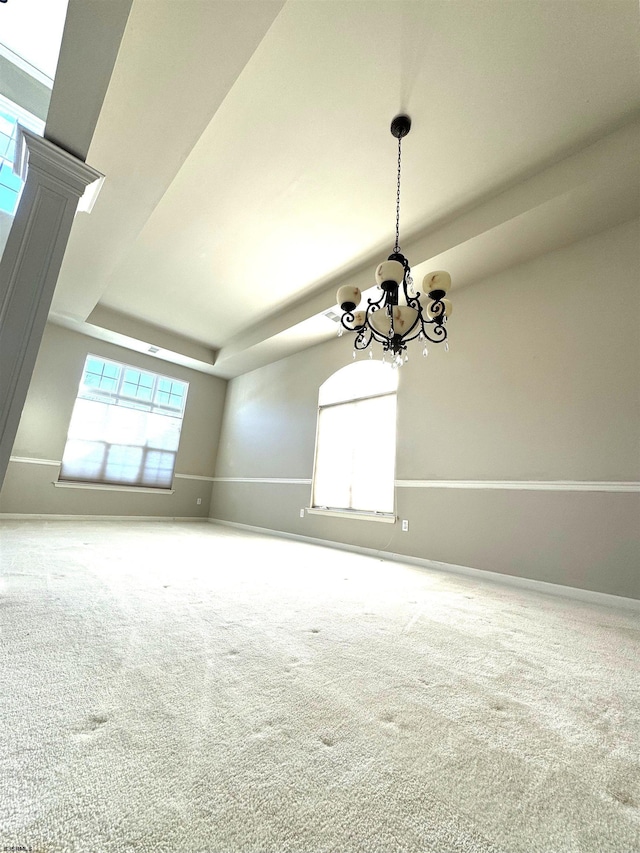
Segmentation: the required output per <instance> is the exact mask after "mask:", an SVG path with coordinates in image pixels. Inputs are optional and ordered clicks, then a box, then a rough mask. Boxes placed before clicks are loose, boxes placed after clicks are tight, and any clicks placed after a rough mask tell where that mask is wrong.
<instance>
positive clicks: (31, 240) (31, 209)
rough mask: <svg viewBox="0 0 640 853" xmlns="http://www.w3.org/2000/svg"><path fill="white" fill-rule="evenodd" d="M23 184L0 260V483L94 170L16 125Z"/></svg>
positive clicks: (94, 177)
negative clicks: (71, 235) (73, 229)
mask: <svg viewBox="0 0 640 853" xmlns="http://www.w3.org/2000/svg"><path fill="white" fill-rule="evenodd" d="M17 148H18V154H17V159H18V163H19V169H20V171H21V173H22V174H24V170H25V164H28V167H27V171H26V175H27V181H26V185H25V187H24V190H23V192H22V197H21V199H20V204H19V205H18V209H17V211H16V215H15V218H14V221H13V224H12V227H11V231H10V232H9V237H8V240H7V244H6V246H5V249H4V252H3V255H2V259H1V260H0V364H1V365H2V370H0V486H1V485H2V481H3V480H4V475H5V472H6V469H7V465H8V462H9V456H10V454H11V449H12V447H13V442H14V440H15V436H16V432H17V429H18V424H19V422H20V415H21V414H22V408H23V406H24V401H25V399H26V396H27V391H28V388H29V383H30V381H31V375H32V373H33V368H34V365H35V361H36V356H37V354H38V349H39V347H40V341H41V340H42V335H43V332H44V327H45V323H46V321H47V315H48V313H49V308H50V305H51V300H52V298H53V292H54V289H55V286H56V282H57V280H58V274H59V272H60V267H61V265H62V258H63V257H64V251H65V249H66V246H67V242H68V240H69V233H70V231H71V226H72V224H73V217H74V214H75V211H76V208H77V206H78V200H79V198H80V196H81V195H82V194H83V193H84V190H85V188H86V187H87V185H88V184H91V183H93V182H94V181H97V180H99V179H100V178H101V177H102V175H101V174H100V172H97V171H96V170H95V169H93V168H91V166H87V164H86V163H83V162H82V161H81V160H78V159H77V158H75V157H73V156H72V155H71V154H69V153H68V152H67V151H63V150H62V149H61V148H58V146H57V145H54V144H53V143H52V142H49V141H48V140H46V139H42V138H41V137H39V136H36V135H35V134H34V133H31V132H30V131H28V130H25V129H24V128H22V127H20V128H19V135H18V141H17Z"/></svg>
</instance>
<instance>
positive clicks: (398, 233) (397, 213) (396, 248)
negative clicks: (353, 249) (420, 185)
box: [394, 136, 402, 252]
mask: <svg viewBox="0 0 640 853" xmlns="http://www.w3.org/2000/svg"><path fill="white" fill-rule="evenodd" d="M401 165H402V137H401V136H400V137H398V186H397V190H396V245H395V249H394V252H399V251H400V168H401Z"/></svg>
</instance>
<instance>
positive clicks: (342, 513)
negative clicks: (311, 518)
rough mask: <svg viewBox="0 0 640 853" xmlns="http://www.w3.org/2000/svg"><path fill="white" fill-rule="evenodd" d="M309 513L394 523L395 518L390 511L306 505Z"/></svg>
mask: <svg viewBox="0 0 640 853" xmlns="http://www.w3.org/2000/svg"><path fill="white" fill-rule="evenodd" d="M306 511H307V512H308V513H309V515H330V516H332V517H333V518H351V519H355V520H356V521H382V522H383V523H385V524H395V523H396V521H397V519H396V516H395V515H393V513H390V512H359V511H358V510H355V509H328V508H327V509H325V508H324V507H319V506H308V507H307V508H306Z"/></svg>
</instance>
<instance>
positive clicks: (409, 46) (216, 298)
mask: <svg viewBox="0 0 640 853" xmlns="http://www.w3.org/2000/svg"><path fill="white" fill-rule="evenodd" d="M73 9H74V5H73V3H72V4H71V5H70V12H69V14H70V15H72V14H73ZM639 21H640V15H639V12H638V4H637V2H636V0H595V2H591V0H580V1H579V2H578V0H527V2H517V0H504V2H502V1H501V2H497V0H485V2H482V3H479V2H478V0H425V2H420V0H412V2H400V0H390V1H389V2H378V0H367V1H366V2H359V0H337V2H334V0H288V2H284V3H283V2H281V0H277V2H269V0H255V2H254V0H236V1H235V2H229V0H225V2H218V0H207V2H201V0H186V2H178V3H176V2H174V0H153V2H152V1H151V0H134V2H133V4H132V7H131V13H130V15H129V19H128V22H127V26H126V29H125V31H124V36H123V39H122V43H121V46H120V51H119V53H118V58H117V61H116V64H115V68H114V71H113V75H112V77H111V81H110V84H109V87H108V89H107V92H106V97H105V99H104V103H103V105H102V110H101V112H100V116H99V119H98V122H97V126H96V129H95V134H94V136H93V140H92V142H91V145H90V148H89V152H88V155H87V162H88V163H89V164H90V165H92V166H93V167H95V168H97V169H99V170H100V171H101V172H103V173H104V174H105V175H106V181H105V184H104V187H103V189H102V192H101V194H100V196H99V198H98V201H97V203H96V205H95V207H94V210H93V212H92V213H91V214H90V215H89V216H87V215H85V214H81V215H78V216H77V217H76V220H75V224H74V227H73V230H72V234H71V239H70V242H69V246H68V249H67V253H66V256H65V260H64V263H63V267H62V271H61V274H60V279H59V283H58V287H57V290H56V294H55V297H54V303H53V308H52V311H53V314H52V318H53V319H57V320H58V321H60V322H65V323H66V324H67V325H72V326H75V327H76V328H85V330H88V331H90V332H91V333H94V334H102V335H106V336H109V335H111V336H112V339H114V340H117V336H118V334H126V335H127V336H128V337H129V338H131V337H134V338H135V337H137V338H139V339H140V341H142V343H143V344H146V343H148V344H156V345H158V344H160V345H161V346H162V344H163V343H165V344H166V346H165V347H164V350H165V352H164V353H163V352H161V353H160V355H161V356H164V357H165V358H172V357H176V353H178V354H179V353H180V352H181V353H182V354H183V356H186V357H188V358H195V361H196V362H199V363H200V366H201V369H208V370H209V371H210V372H212V373H218V374H219V375H223V376H233V375H236V374H237V373H239V372H242V371H244V370H248V369H251V368H253V367H255V366H257V365H258V364H261V363H264V362H265V361H268V360H272V359H274V358H278V357H282V355H284V354H287V353H288V352H291V351H294V350H295V349H300V348H302V347H304V346H306V345H309V344H310V343H315V342H317V341H318V340H322V339H324V338H326V337H328V336H331V335H333V334H335V326H332V324H331V323H329V321H326V320H324V318H321V319H320V320H318V318H317V315H318V314H321V312H322V311H324V310H327V309H329V308H331V307H332V305H333V301H334V296H333V294H334V292H335V286H336V285H337V284H339V283H342V282H343V281H344V280H345V279H347V278H351V277H353V279H354V281H356V280H357V281H361V283H362V285H363V286H364V287H368V286H369V283H370V278H371V272H370V269H369V268H373V266H374V265H375V264H376V263H377V262H378V261H379V260H380V259H381V258H383V257H386V255H387V254H388V253H389V252H390V251H391V249H392V245H393V229H394V218H395V210H394V204H395V177H396V176H395V169H396V163H395V160H396V141H395V140H394V139H393V138H392V137H391V135H390V133H389V123H390V121H391V118H392V117H393V116H394V115H395V114H396V113H398V112H400V111H407V112H408V113H409V114H410V115H411V117H412V119H413V127H412V130H411V133H410V135H409V136H408V137H407V139H406V140H405V142H404V143H403V185H402V218H401V228H402V235H404V237H405V239H404V241H403V248H404V249H405V252H406V253H407V255H408V256H409V260H410V261H412V262H413V264H414V265H415V266H416V267H419V269H420V270H422V268H423V265H424V272H426V271H427V266H430V265H431V264H430V263H429V262H430V261H433V266H434V267H436V268H437V267H438V266H439V264H440V262H446V263H447V264H448V266H449V268H450V269H451V272H452V274H453V275H454V298H455V287H456V281H455V276H456V274H458V278H457V286H458V287H460V286H461V285H469V284H472V283H473V282H474V281H477V280H479V279H480V278H481V277H482V275H487V274H489V273H490V272H492V271H495V270H497V269H499V268H504V267H505V266H506V265H508V264H510V263H515V262H517V261H518V260H522V259H523V258H524V257H530V256H532V255H533V254H535V253H536V252H541V251H548V249H549V248H550V247H553V246H555V245H560V244H561V243H562V242H563V241H564V242H565V243H566V242H569V241H570V240H571V239H577V238H578V237H580V236H582V235H583V234H584V233H589V232H593V231H594V230H597V229H598V228H602V227H607V226H608V225H610V224H615V222H617V221H622V220H623V219H624V218H629V217H630V216H632V215H634V214H635V215H637V212H638V193H637V191H636V190H635V187H636V186H637V184H636V183H635V181H637V155H638V139H639V138H640V133H639V131H640V125H639V124H638V123H637V122H638V111H639V110H640V85H639V83H640V76H639V66H638V44H639V36H640V25H639ZM76 31H77V27H76ZM87 37H88V38H91V37H92V33H91V32H88V33H87ZM93 37H94V38H95V34H93ZM77 41H78V39H77V37H76V38H75V39H73V40H71V39H67V38H66V35H65V39H64V40H63V46H62V53H61V61H62V56H65V57H66V62H67V65H68V64H69V61H70V59H72V58H73V56H74V51H76V50H78V55H79V56H86V55H87V49H86V44H85V45H84V46H83V51H82V52H80V50H79V47H78V45H77V44H76V43H75V42H77ZM79 61H80V60H79ZM78 73H82V69H81V68H78ZM55 94H56V93H55V90H54V95H55ZM57 95H58V100H57V102H58V103H61V101H62V100H63V98H64V88H62V91H60V90H59V91H58V93H57ZM55 103H56V99H55V98H54V99H53V101H52V104H53V106H55ZM53 106H52V109H53ZM50 118H51V119H52V121H55V116H53V117H51V116H50ZM634 122H635V124H634ZM598 140H602V141H601V142H599V143H598V144H596V145H593V143H596V142H597V141H598ZM589 145H591V147H590V148H586V150H585V151H583V149H585V146H589ZM603 164H605V165H604V167H603ZM410 248H411V251H412V252H413V253H414V254H411V253H410V252H409V251H408V250H409V249H410ZM87 321H88V324H87ZM83 324H84V325H83ZM134 328H137V329H138V332H137V333H133V332H132V329H134ZM96 329H97V331H96ZM100 330H102V331H100ZM105 330H106V331H105ZM169 336H171V341H170V342H169ZM196 348H197V349H198V351H199V353H200V354H198V355H196V356H194V355H193V353H194V352H195V350H196ZM202 351H204V352H208V353H209V354H210V357H205V356H202V354H201V353H202ZM172 354H173V355H172Z"/></svg>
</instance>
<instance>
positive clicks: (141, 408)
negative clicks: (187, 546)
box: [59, 355, 189, 489]
mask: <svg viewBox="0 0 640 853" xmlns="http://www.w3.org/2000/svg"><path fill="white" fill-rule="evenodd" d="M188 387H189V384H188V383H187V382H181V381H179V380H177V379H171V378H170V377H168V376H159V375H158V374H156V373H151V372H150V371H147V370H140V369H138V368H137V367H132V366H129V365H125V364H120V363H118V362H115V361H108V360H106V359H103V358H100V357H99V356H95V355H89V356H87V360H86V362H85V366H84V372H83V376H82V381H81V383H80V388H79V390H78V396H77V398H76V403H75V406H74V408H73V414H72V416H71V423H70V424H69V432H68V435H67V443H66V446H65V449H64V455H63V458H62V469H61V471H60V478H59V479H60V480H62V481H74V482H84V483H104V484H111V485H125V486H141V487H142V486H144V487H145V488H154V487H155V488H162V489H168V488H171V484H172V482H173V474H174V470H175V461H176V455H177V453H178V446H179V443H180V430H181V427H182V417H183V415H184V407H185V404H186V400H187V390H188Z"/></svg>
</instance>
